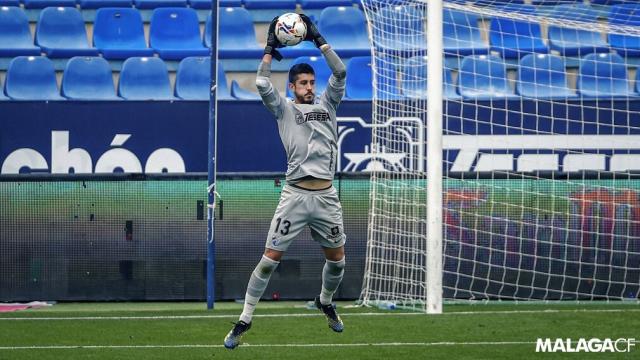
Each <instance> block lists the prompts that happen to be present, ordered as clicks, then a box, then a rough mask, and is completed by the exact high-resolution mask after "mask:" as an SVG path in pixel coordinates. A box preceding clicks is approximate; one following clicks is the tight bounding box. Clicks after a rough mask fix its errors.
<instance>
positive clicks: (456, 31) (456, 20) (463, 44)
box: [442, 9, 489, 56]
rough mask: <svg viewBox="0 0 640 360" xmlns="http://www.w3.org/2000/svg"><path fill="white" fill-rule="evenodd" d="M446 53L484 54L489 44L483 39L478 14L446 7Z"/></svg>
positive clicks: (444, 31)
mask: <svg viewBox="0 0 640 360" xmlns="http://www.w3.org/2000/svg"><path fill="white" fill-rule="evenodd" d="M442 19H443V35H444V40H443V41H444V44H443V45H444V53H445V55H456V56H466V55H482V54H488V53H489V46H488V45H487V44H485V43H484V41H483V40H482V35H481V34H480V28H479V27H478V21H479V18H478V15H475V14H472V13H465V12H461V11H455V10H450V9H445V10H444V13H443V18H442Z"/></svg>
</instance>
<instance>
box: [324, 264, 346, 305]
mask: <svg viewBox="0 0 640 360" xmlns="http://www.w3.org/2000/svg"><path fill="white" fill-rule="evenodd" d="M344 264H345V261H344V257H343V258H342V260H340V261H331V260H327V261H326V262H325V263H324V268H323V269H322V291H321V292H320V303H321V304H322V305H329V304H331V300H332V299H333V294H334V293H335V292H336V290H337V289H338V286H339V285H340V282H342V275H344Z"/></svg>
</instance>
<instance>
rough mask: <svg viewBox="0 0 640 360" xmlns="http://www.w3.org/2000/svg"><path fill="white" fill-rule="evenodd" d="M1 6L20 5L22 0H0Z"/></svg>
mask: <svg viewBox="0 0 640 360" xmlns="http://www.w3.org/2000/svg"><path fill="white" fill-rule="evenodd" d="M0 6H16V7H19V6H20V0H0Z"/></svg>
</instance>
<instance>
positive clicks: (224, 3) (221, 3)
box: [218, 0, 242, 7]
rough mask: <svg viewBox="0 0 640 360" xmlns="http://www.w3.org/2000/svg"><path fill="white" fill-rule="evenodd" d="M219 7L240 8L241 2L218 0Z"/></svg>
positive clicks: (236, 0)
mask: <svg viewBox="0 0 640 360" xmlns="http://www.w3.org/2000/svg"><path fill="white" fill-rule="evenodd" d="M218 6H219V7H234V6H242V0H220V1H218Z"/></svg>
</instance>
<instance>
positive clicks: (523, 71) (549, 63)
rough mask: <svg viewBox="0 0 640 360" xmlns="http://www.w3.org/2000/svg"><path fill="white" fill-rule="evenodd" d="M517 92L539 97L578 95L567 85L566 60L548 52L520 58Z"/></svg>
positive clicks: (551, 97) (561, 97)
mask: <svg viewBox="0 0 640 360" xmlns="http://www.w3.org/2000/svg"><path fill="white" fill-rule="evenodd" d="M516 93H517V94H518V95H521V96H526V97H532V98H539V99H540V98H544V99H553V98H557V99H566V98H574V97H577V95H576V93H575V92H574V91H573V90H571V89H569V87H568V86H567V76H566V70H565V64H564V60H563V59H562V58H560V57H558V56H555V55H547V54H529V55H526V56H524V57H523V58H522V59H520V66H519V67H518V82H517V83H516Z"/></svg>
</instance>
